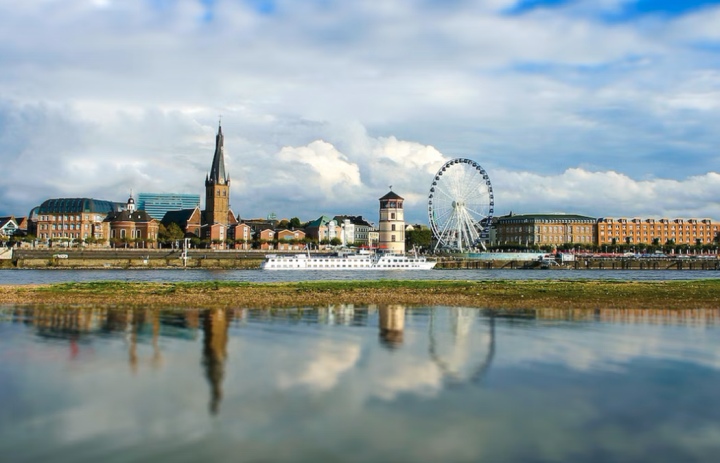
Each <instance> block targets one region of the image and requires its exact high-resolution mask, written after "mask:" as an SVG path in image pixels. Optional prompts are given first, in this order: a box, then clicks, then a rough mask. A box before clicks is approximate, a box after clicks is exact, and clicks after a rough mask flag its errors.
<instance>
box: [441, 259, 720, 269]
mask: <svg viewBox="0 0 720 463" xmlns="http://www.w3.org/2000/svg"><path fill="white" fill-rule="evenodd" d="M436 268H439V269H523V270H526V269H529V270H532V269H540V268H542V265H541V264H540V262H536V261H535V262H528V261H514V260H511V261H507V260H502V261H497V260H478V259H450V258H445V259H440V260H438V263H437V266H436ZM548 268H551V269H568V270H720V260H718V259H689V258H666V259H620V258H618V259H582V260H577V261H574V262H565V263H563V264H562V265H550V266H548Z"/></svg>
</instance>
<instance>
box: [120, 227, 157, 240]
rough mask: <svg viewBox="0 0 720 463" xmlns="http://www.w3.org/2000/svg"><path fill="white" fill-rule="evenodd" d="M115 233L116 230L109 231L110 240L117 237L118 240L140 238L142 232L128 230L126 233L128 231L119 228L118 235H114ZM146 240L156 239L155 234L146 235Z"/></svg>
mask: <svg viewBox="0 0 720 463" xmlns="http://www.w3.org/2000/svg"><path fill="white" fill-rule="evenodd" d="M116 231H117V230H110V238H115V237H118V235H119V237H120V238H142V230H129V231H130V233H127V232H128V230H125V229H124V228H121V229H120V233H119V234H116V233H115V232H116ZM148 238H149V239H153V238H157V233H148Z"/></svg>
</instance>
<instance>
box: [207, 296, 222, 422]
mask: <svg viewBox="0 0 720 463" xmlns="http://www.w3.org/2000/svg"><path fill="white" fill-rule="evenodd" d="M227 315H228V314H227V312H226V311H225V310H223V309H214V310H209V311H207V312H206V313H205V314H204V316H203V333H204V338H203V365H204V366H205V375H206V376H207V379H208V381H209V382H210V412H211V413H212V414H216V413H217V412H218V410H219V409H220V401H221V400H222V393H223V391H222V381H223V377H224V376H225V358H226V357H227V336H228V320H227Z"/></svg>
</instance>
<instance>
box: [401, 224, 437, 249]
mask: <svg viewBox="0 0 720 463" xmlns="http://www.w3.org/2000/svg"><path fill="white" fill-rule="evenodd" d="M430 246H432V230H430V229H429V228H425V227H423V228H419V229H414V230H410V231H407V232H406V233H405V247H406V248H407V249H412V248H414V247H417V248H423V249H430Z"/></svg>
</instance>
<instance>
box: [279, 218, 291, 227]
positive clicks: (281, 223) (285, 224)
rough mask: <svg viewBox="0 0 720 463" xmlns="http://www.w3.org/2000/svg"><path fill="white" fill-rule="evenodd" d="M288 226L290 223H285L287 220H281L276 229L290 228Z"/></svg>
mask: <svg viewBox="0 0 720 463" xmlns="http://www.w3.org/2000/svg"><path fill="white" fill-rule="evenodd" d="M289 226H290V222H289V221H287V220H285V219H283V220H281V221H280V222H278V224H277V227H278V228H290V227H289Z"/></svg>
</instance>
